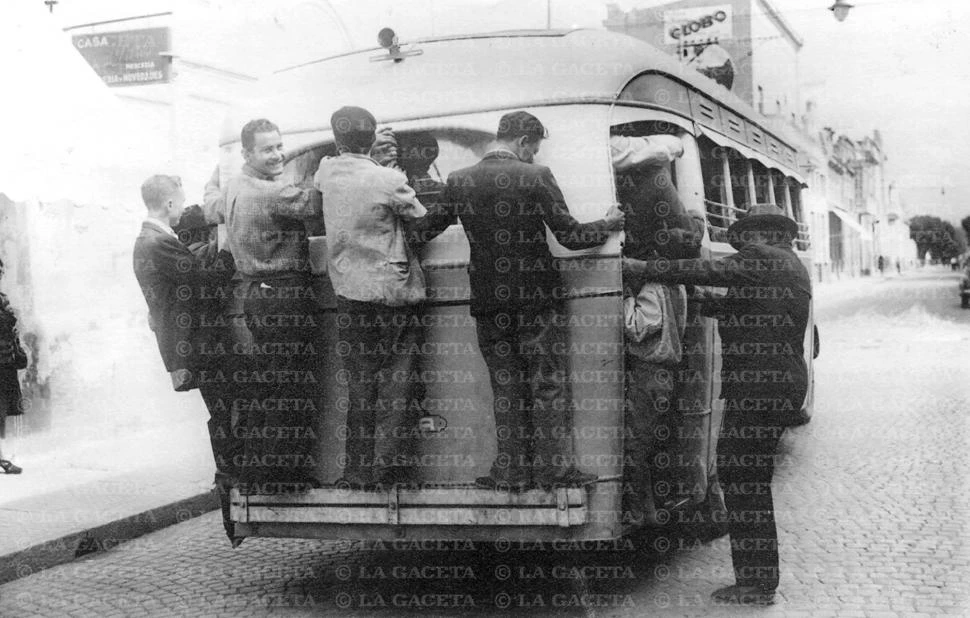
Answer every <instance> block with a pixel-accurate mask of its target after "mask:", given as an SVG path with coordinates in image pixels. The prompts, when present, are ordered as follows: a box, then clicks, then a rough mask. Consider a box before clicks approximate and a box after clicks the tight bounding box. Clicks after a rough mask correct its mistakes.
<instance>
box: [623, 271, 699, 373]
mask: <svg viewBox="0 0 970 618" xmlns="http://www.w3.org/2000/svg"><path fill="white" fill-rule="evenodd" d="M623 324H624V330H625V331H626V338H627V342H628V345H627V349H628V351H629V352H630V354H634V355H635V356H637V357H638V358H640V359H641V360H644V361H647V362H651V363H660V364H665V365H673V364H677V363H679V362H680V360H681V358H682V354H683V351H682V343H683V338H684V328H685V327H686V324H687V293H686V290H685V289H684V286H682V285H673V286H672V285H665V284H662V283H653V282H647V283H645V284H643V287H642V288H640V291H639V292H637V294H636V295H633V294H627V295H626V296H625V297H624V299H623Z"/></svg>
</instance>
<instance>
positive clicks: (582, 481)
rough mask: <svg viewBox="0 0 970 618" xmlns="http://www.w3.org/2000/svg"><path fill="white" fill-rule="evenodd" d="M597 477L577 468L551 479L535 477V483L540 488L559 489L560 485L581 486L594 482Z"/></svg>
mask: <svg viewBox="0 0 970 618" xmlns="http://www.w3.org/2000/svg"><path fill="white" fill-rule="evenodd" d="M598 479H599V477H598V476H596V475H595V474H587V473H585V472H580V471H579V470H570V471H569V472H567V473H566V474H564V475H562V476H559V477H554V478H551V479H536V485H538V486H539V487H541V488H542V489H546V490H549V489H559V488H560V487H582V486H583V485H589V484H590V483H595V482H596V481H597V480H598Z"/></svg>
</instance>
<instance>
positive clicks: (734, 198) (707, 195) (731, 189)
mask: <svg viewBox="0 0 970 618" xmlns="http://www.w3.org/2000/svg"><path fill="white" fill-rule="evenodd" d="M697 146H698V150H699V154H700V158H701V174H702V176H703V179H704V205H705V207H706V211H707V221H708V224H709V225H710V227H711V240H713V241H715V242H726V241H727V237H726V233H727V228H729V227H730V226H731V224H732V223H733V222H734V221H736V220H737V218H738V215H739V214H740V213H743V212H744V211H746V210H747V209H748V207H749V205H750V199H749V197H748V191H749V184H750V181H749V178H748V161H747V159H745V158H743V157H742V155H741V153H739V152H738V151H737V150H734V149H733V148H727V147H725V146H719V145H717V144H715V143H714V142H713V141H711V140H709V139H707V138H706V137H700V138H698V140H697Z"/></svg>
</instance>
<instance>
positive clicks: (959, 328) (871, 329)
mask: <svg viewBox="0 0 970 618" xmlns="http://www.w3.org/2000/svg"><path fill="white" fill-rule="evenodd" d="M955 282H956V279H955V278H954V276H953V275H950V274H949V273H944V272H943V271H928V272H927V271H923V272H917V273H915V274H912V275H909V276H907V277H903V278H902V279H890V280H886V281H884V282H878V283H876V284H874V285H872V286H871V293H869V294H867V295H858V294H856V295H852V296H847V297H846V298H845V299H839V298H825V299H824V303H823V302H820V303H819V307H818V309H817V313H818V320H819V323H820V329H821V331H822V356H821V358H820V359H819V361H818V365H817V375H816V381H817V401H816V410H815V417H814V418H813V420H812V422H811V423H810V424H808V425H806V426H803V427H799V428H795V429H792V430H789V431H788V432H787V433H786V435H785V437H784V439H783V442H782V447H781V448H782V450H783V452H784V453H785V458H784V461H783V463H782V464H781V465H780V466H779V468H778V471H777V473H776V477H775V485H774V488H775V504H776V510H777V514H778V520H779V532H780V544H781V560H782V569H783V574H782V579H781V586H780V588H779V593H780V594H779V598H778V602H777V603H776V604H775V605H774V606H771V607H767V608H756V609H752V608H739V607H729V606H715V605H712V602H711V601H710V598H709V594H710V592H711V590H712V589H714V588H715V587H718V586H720V585H724V584H727V583H730V582H731V579H732V578H731V565H730V555H729V550H728V544H727V539H726V538H723V539H718V540H716V541H714V542H713V543H707V544H703V543H699V542H695V541H693V540H691V539H689V538H683V537H678V536H666V535H661V536H658V537H657V538H656V539H655V545H656V546H657V547H659V548H661V549H665V550H666V551H664V552H660V553H659V554H653V555H651V554H645V553H643V552H640V551H636V550H635V549H634V548H633V547H632V545H627V544H620V545H618V547H617V548H615V550H614V551H601V552H575V551H573V552H561V551H558V552H557V551H552V550H547V551H541V552H539V551H514V552H502V551H499V550H496V549H495V548H486V550H482V549H481V548H471V547H468V546H462V545H461V544H458V545H457V546H445V547H440V546H437V547H436V546H434V545H429V546H417V545H408V546H405V547H402V548H398V550H393V549H388V548H378V549H367V548H363V547H362V546H361V545H359V544H356V543H349V542H323V541H307V540H276V539H250V540H247V541H246V542H245V543H244V544H243V545H242V547H240V548H239V549H236V550H232V549H230V548H229V546H228V543H227V542H226V540H225V538H224V537H223V536H222V533H221V526H220V524H219V521H218V515H217V514H215V513H213V514H209V515H206V516H204V517H201V518H197V519H193V520H190V521H187V522H185V523H182V524H179V525H177V526H173V527H170V528H167V529H165V530H162V531H159V532H157V533H154V534H151V535H148V536H146V537H142V538H141V539H138V540H137V541H135V542H131V543H128V544H125V545H122V546H120V547H118V548H116V549H114V550H111V551H108V552H106V553H103V554H96V555H94V556H93V557H90V558H89V559H82V560H79V561H77V562H74V563H72V564H68V565H64V566H61V567H57V568H53V569H50V570H48V571H44V572H41V573H38V574H35V575H32V576H29V577H25V578H22V579H19V580H16V581H13V582H10V583H8V584H6V585H4V586H0V616H3V617H5V618H6V617H10V618H14V617H18V618H19V617H21V616H23V617H26V616H45V617H47V616H62V615H63V616H99V617H101V618H109V617H112V616H267V615H272V616H277V615H281V616H315V615H357V616H370V615H375V616H391V615H399V614H408V613H417V612H419V611H421V612H423V613H425V614H428V613H430V614H432V615H456V616H462V615H485V614H497V615H506V614H517V615H525V614H533V615H575V616H589V615H595V616H642V615H657V616H748V615H758V616H772V617H773V616H786V617H788V616H806V617H807V616H847V617H848V616H859V617H871V618H876V617H879V616H906V617H909V616H917V617H919V616H965V615H970V587H968V585H967V583H966V582H967V581H968V579H970V543H968V539H967V537H968V533H967V523H966V522H967V518H968V514H970V513H968V510H970V509H968V506H970V499H968V496H970V493H968V490H970V486H968V485H970V483H968V478H970V475H968V472H967V470H968V464H970V456H968V448H970V442H968V438H970V435H968V433H970V432H968V423H970V421H968V416H970V414H968V412H970V363H968V359H970V311H964V310H961V309H960V308H959V301H958V299H957V296H956V287H955V286H956V283H955ZM820 296H821V295H820ZM580 576H581V577H580Z"/></svg>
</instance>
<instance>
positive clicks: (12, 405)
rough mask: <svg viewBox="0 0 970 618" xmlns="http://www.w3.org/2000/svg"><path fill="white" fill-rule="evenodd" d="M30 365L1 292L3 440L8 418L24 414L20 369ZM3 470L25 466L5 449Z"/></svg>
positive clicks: (0, 459)
mask: <svg viewBox="0 0 970 618" xmlns="http://www.w3.org/2000/svg"><path fill="white" fill-rule="evenodd" d="M2 276H3V263H2V262H0V277H2ZM26 368H27V353H26V352H25V351H24V348H23V346H22V345H21V344H20V335H19V334H18V333H17V316H16V315H14V312H13V309H12V308H11V306H10V302H9V301H8V300H7V296H6V295H5V294H0V440H2V439H4V438H6V423H7V417H9V416H20V415H22V414H23V413H24V403H23V395H22V393H21V392H20V379H19V378H18V376H17V372H18V371H19V370H21V369H26ZM0 470H3V473H4V474H20V473H21V472H23V468H21V467H20V466H18V465H16V464H14V463H13V462H12V461H9V460H7V459H4V458H3V451H2V450H0Z"/></svg>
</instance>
